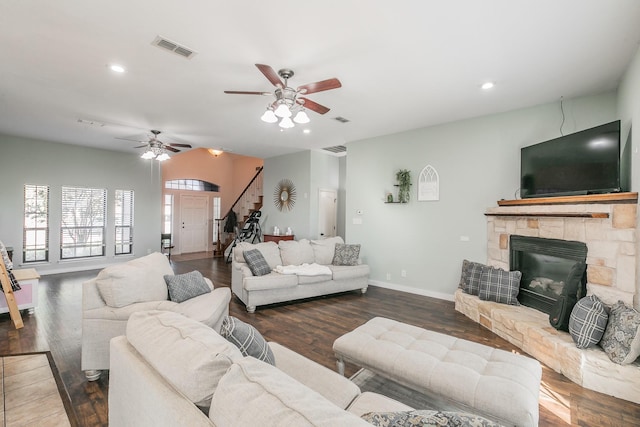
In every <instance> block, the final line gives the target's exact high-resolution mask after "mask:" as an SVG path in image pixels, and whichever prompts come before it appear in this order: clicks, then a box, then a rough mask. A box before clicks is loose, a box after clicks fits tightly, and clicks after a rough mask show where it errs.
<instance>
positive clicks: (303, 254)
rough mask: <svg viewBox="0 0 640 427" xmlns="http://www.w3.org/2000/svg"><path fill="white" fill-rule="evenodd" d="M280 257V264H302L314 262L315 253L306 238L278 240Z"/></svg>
mask: <svg viewBox="0 0 640 427" xmlns="http://www.w3.org/2000/svg"><path fill="white" fill-rule="evenodd" d="M278 247H279V248H280V257H281V258H282V265H302V264H312V263H314V262H315V255H314V254H313V248H312V247H311V242H310V241H309V240H307V239H300V240H280V242H279V243H278Z"/></svg>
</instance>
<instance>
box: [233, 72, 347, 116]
mask: <svg viewBox="0 0 640 427" xmlns="http://www.w3.org/2000/svg"><path fill="white" fill-rule="evenodd" d="M256 67H258V69H259V70H260V72H261V73H262V74H264V76H265V77H266V78H267V80H269V81H270V82H271V84H273V85H274V86H275V87H276V89H275V90H274V92H273V93H270V92H247V91H234V90H225V91H224V92H225V93H227V94H232V95H273V96H274V97H275V98H276V100H275V101H274V102H273V103H271V104H269V105H268V106H267V110H266V111H265V112H264V114H263V115H262V116H261V117H260V119H261V120H262V121H263V122H266V123H276V122H277V121H278V120H280V119H281V120H280V123H279V126H280V127H281V128H282V129H289V128H292V127H294V126H295V123H298V124H305V123H309V122H310V121H311V120H310V119H309V116H308V115H307V113H306V112H305V107H306V108H308V109H309V110H312V111H315V112H316V113H318V114H326V113H327V112H328V111H329V108H327V107H325V106H323V105H320V104H318V103H316V102H314V101H311V100H310V99H307V98H304V97H302V96H301V95H308V94H311V93H315V92H321V91H324V90H330V89H337V88H339V87H342V83H340V80H338V79H336V78H332V79H328V80H323V81H320V82H315V83H309V84H306V85H303V86H299V87H298V88H297V89H293V88H291V87H289V86H288V80H289V79H290V78H291V77H293V74H294V73H293V71H292V70H289V69H287V68H283V69H281V70H280V71H278V72H277V73H276V72H275V71H274V69H273V68H271V67H270V66H269V65H264V64H256ZM281 78H282V79H284V82H283V81H282V80H281ZM294 114H295V117H294V118H293V120H291V116H294ZM294 122H295V123H294Z"/></svg>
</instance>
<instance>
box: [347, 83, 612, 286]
mask: <svg viewBox="0 0 640 427" xmlns="http://www.w3.org/2000/svg"><path fill="white" fill-rule="evenodd" d="M563 104H564V112H565V116H566V120H565V124H564V126H563V132H564V134H567V133H571V132H574V131H579V130H582V129H586V128H589V127H592V126H596V125H599V124H603V123H607V122H610V121H613V120H616V119H617V118H618V117H617V115H616V95H615V93H606V94H602V95H597V96H591V97H585V98H579V99H573V100H565V101H564V103H563ZM561 122H562V115H561V111H560V103H559V102H558V103H553V104H547V105H541V106H536V107H532V108H527V109H523V110H517V111H511V112H506V113H502V114H496V115H492V116H487V117H481V118H476V119H471V120H464V121H459V122H454V123H449V124H443V125H439V126H433V127H429V128H424V129H418V130H413V131H408V132H403V133H398V134H394V135H387V136H383V137H379V138H372V139H368V140H362V141H356V142H352V143H349V144H348V145H347V149H348V155H347V171H348V175H347V185H346V193H347V202H346V241H347V242H349V243H361V244H362V252H361V254H362V256H363V258H364V260H365V262H367V263H368V264H369V266H370V267H371V280H372V282H373V283H374V284H380V285H382V286H387V287H391V288H396V289H400V290H406V291H409V292H415V293H420V294H424V295H431V296H436V297H441V298H451V297H452V294H453V293H454V291H455V289H456V287H457V285H458V282H459V277H460V267H461V264H462V260H463V259H465V258H466V259H469V260H472V261H478V262H485V261H486V259H487V256H486V245H487V243H486V220H485V216H484V212H485V210H486V208H488V207H491V206H496V202H497V200H499V199H513V198H515V194H516V191H517V189H518V188H519V174H520V148H521V147H523V146H527V145H531V144H535V143H538V142H542V141H545V140H548V139H552V138H556V137H558V136H560V135H561V134H560V125H561ZM427 164H430V165H432V166H433V167H434V168H435V169H436V170H437V171H438V173H439V175H440V200H439V201H430V202H418V201H417V197H416V193H417V178H418V174H419V173H420V171H421V170H422V168H423V167H424V166H426V165H427ZM405 168H406V169H409V170H410V171H411V173H412V180H413V186H412V188H411V201H410V203H408V204H385V203H384V198H385V194H386V193H387V192H395V188H394V187H393V184H394V183H395V173H396V171H397V170H398V169H405ZM394 194H397V193H394ZM357 210H362V211H363V214H362V215H357V214H356V211H357ZM359 221H361V222H362V223H361V224H356V222H359ZM462 236H465V237H466V238H468V241H461V237H462ZM403 270H404V272H405V273H406V277H402V272H403ZM387 275H389V276H387Z"/></svg>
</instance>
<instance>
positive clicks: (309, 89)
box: [298, 78, 342, 95]
mask: <svg viewBox="0 0 640 427" xmlns="http://www.w3.org/2000/svg"><path fill="white" fill-rule="evenodd" d="M339 87H342V83H340V80H338V79H335V78H333V79H328V80H323V81H321V82H315V83H309V84H306V85H302V86H300V87H298V90H299V91H300V93H302V94H304V95H308V94H310V93H316V92H322V91H323V90H331V89H337V88H339Z"/></svg>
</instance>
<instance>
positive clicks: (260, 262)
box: [242, 249, 271, 276]
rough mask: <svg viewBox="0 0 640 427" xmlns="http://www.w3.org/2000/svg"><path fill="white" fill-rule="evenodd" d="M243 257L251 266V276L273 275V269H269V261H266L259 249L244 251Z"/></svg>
mask: <svg viewBox="0 0 640 427" xmlns="http://www.w3.org/2000/svg"><path fill="white" fill-rule="evenodd" d="M242 256H243V257H244V260H245V262H246V263H247V265H248V266H249V270H251V274H253V275H254V276H264V275H265V274H269V273H271V267H269V264H267V260H266V259H264V256H263V255H262V252H260V251H259V250H258V249H250V250H248V251H246V250H245V251H243V253H242Z"/></svg>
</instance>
